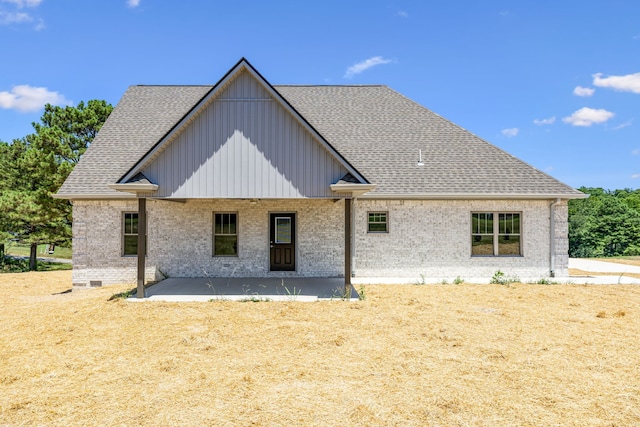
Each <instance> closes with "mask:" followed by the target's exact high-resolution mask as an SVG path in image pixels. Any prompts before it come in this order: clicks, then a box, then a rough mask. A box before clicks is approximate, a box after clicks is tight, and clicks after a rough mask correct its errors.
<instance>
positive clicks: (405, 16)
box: [398, 10, 409, 18]
mask: <svg viewBox="0 0 640 427" xmlns="http://www.w3.org/2000/svg"><path fill="white" fill-rule="evenodd" d="M398 16H399V17H400V18H408V17H409V14H408V13H407V12H405V11H404V10H399V11H398Z"/></svg>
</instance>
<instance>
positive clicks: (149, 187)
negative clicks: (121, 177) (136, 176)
mask: <svg viewBox="0 0 640 427" xmlns="http://www.w3.org/2000/svg"><path fill="white" fill-rule="evenodd" d="M109 188H110V189H112V190H116V191H123V192H126V193H133V194H137V193H154V192H156V191H158V185H157V184H142V183H127V184H109Z"/></svg>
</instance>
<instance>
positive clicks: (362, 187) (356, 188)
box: [329, 184, 376, 197]
mask: <svg viewBox="0 0 640 427" xmlns="http://www.w3.org/2000/svg"><path fill="white" fill-rule="evenodd" d="M329 188H331V191H333V192H334V193H351V196H352V197H360V196H362V195H363V194H366V193H368V192H369V191H372V190H374V189H375V188H376V185H375V184H331V185H330V186H329Z"/></svg>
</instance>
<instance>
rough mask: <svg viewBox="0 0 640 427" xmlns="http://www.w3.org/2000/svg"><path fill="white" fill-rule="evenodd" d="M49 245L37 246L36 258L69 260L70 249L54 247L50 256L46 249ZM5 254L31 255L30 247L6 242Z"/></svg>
mask: <svg viewBox="0 0 640 427" xmlns="http://www.w3.org/2000/svg"><path fill="white" fill-rule="evenodd" d="M48 247H49V245H38V255H37V256H38V258H62V259H71V255H72V250H71V248H63V247H62V246H56V247H55V249H54V251H53V254H50V253H49V252H48V251H47V249H48ZM5 252H6V254H7V255H13V256H26V257H28V256H29V255H30V254H31V246H30V245H27V244H24V243H15V242H8V243H6V244H5Z"/></svg>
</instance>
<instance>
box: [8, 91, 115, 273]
mask: <svg viewBox="0 0 640 427" xmlns="http://www.w3.org/2000/svg"><path fill="white" fill-rule="evenodd" d="M112 110H113V107H112V106H111V105H110V104H108V103H107V102H106V101H99V100H91V101H89V102H87V104H86V105H85V104H84V102H80V103H79V104H78V106H77V107H68V106H67V107H58V106H53V105H51V104H47V105H46V106H45V109H44V114H43V115H42V118H41V119H40V120H41V123H32V125H33V127H34V129H35V133H33V134H31V135H27V136H26V137H25V138H22V139H17V140H14V141H13V142H12V143H11V144H6V143H2V144H1V145H0V165H2V170H4V171H5V175H6V177H5V179H6V181H5V183H4V184H3V185H2V186H0V211H1V212H5V215H3V219H2V220H0V230H3V231H5V232H11V233H12V234H14V235H16V236H17V237H19V238H20V239H21V240H23V241H25V242H27V243H30V244H31V255H30V268H31V269H32V270H35V269H36V265H37V264H36V255H37V254H36V252H37V246H38V244H41V243H53V244H60V245H68V244H70V243H71V219H72V218H71V204H70V203H69V201H67V200H61V199H54V198H53V197H52V195H53V194H55V192H56V191H58V189H59V188H60V186H61V185H62V183H63V182H64V180H65V179H66V178H67V176H68V175H69V173H71V171H72V170H73V167H74V166H75V165H76V163H77V162H78V161H79V160H80V157H81V156H82V154H83V153H84V152H85V151H86V149H87V147H88V146H89V144H90V143H91V141H93V138H94V137H95V136H96V134H97V133H98V131H99V130H100V128H101V127H102V124H103V123H104V122H105V121H106V119H107V117H108V116H109V114H110V113H111V111H112Z"/></svg>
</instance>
